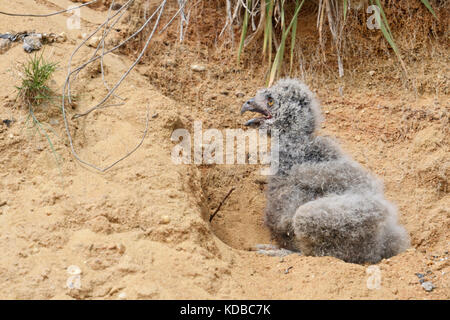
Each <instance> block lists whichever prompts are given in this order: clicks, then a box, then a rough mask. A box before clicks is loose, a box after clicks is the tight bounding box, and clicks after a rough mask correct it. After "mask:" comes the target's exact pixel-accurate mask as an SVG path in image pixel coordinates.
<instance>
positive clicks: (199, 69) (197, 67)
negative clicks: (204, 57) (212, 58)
mask: <svg viewBox="0 0 450 320" xmlns="http://www.w3.org/2000/svg"><path fill="white" fill-rule="evenodd" d="M191 69H192V71H195V72H203V71H205V70H206V67H205V66H203V65H201V64H193V65H191Z"/></svg>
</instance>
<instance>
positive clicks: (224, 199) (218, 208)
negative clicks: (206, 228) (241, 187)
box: [209, 187, 236, 222]
mask: <svg viewBox="0 0 450 320" xmlns="http://www.w3.org/2000/svg"><path fill="white" fill-rule="evenodd" d="M234 189H236V188H235V187H233V188H231V189H230V191H228V193H227V195H226V196H225V198H223V200H222V201H221V202H220V203H219V206H218V207H217V209H216V211H214V213H213V214H212V215H210V216H209V222H211V221H212V220H213V219H214V217H215V216H216V214H217V212H219V210H220V207H222V205H223V203H224V202H225V201H226V200H227V198H228V197H229V196H230V194H231V193H232V192H233V190H234Z"/></svg>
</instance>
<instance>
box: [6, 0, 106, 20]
mask: <svg viewBox="0 0 450 320" xmlns="http://www.w3.org/2000/svg"><path fill="white" fill-rule="evenodd" d="M97 1H98V0H93V1H90V2H88V3H85V4H82V5H80V6H78V7H73V8H70V9H66V10H61V11H57V12H53V13H48V14H21V13H8V12H3V11H0V14H4V15H6V16H12V17H35V18H45V17H51V16H56V15H57V14H61V13H64V12H68V11H72V10H75V9H79V8H82V7H85V6H88V5H90V4H91V3H94V2H97Z"/></svg>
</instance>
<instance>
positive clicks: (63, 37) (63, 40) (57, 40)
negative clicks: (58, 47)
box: [55, 32, 67, 43]
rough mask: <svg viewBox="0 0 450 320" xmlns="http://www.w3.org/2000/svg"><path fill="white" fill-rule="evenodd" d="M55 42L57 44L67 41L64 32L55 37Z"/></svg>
mask: <svg viewBox="0 0 450 320" xmlns="http://www.w3.org/2000/svg"><path fill="white" fill-rule="evenodd" d="M55 40H56V42H58V43H63V42H66V41H67V34H66V33H65V32H61V33H60V34H58V36H57V37H56V39H55Z"/></svg>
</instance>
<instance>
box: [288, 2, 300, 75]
mask: <svg viewBox="0 0 450 320" xmlns="http://www.w3.org/2000/svg"><path fill="white" fill-rule="evenodd" d="M299 5H300V0H295V10H297V8H298V6H299ZM297 24H298V19H295V20H294V25H293V26H292V35H291V57H290V58H291V61H290V63H289V73H291V72H292V65H293V64H294V48H295V39H296V35H297Z"/></svg>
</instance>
